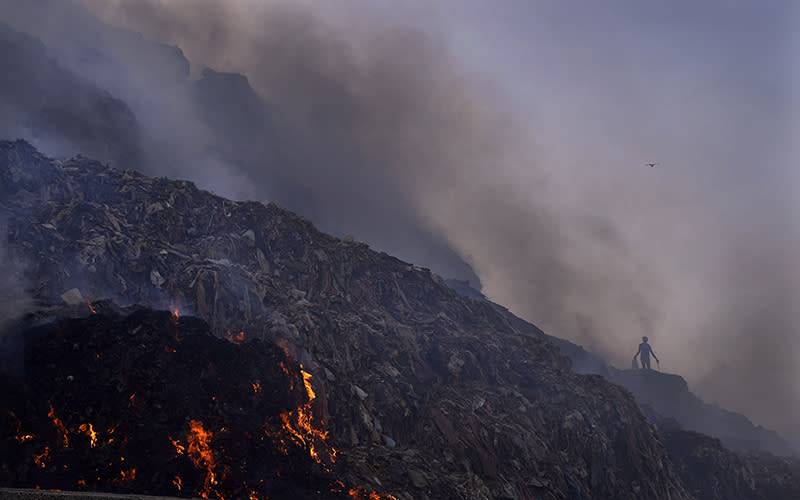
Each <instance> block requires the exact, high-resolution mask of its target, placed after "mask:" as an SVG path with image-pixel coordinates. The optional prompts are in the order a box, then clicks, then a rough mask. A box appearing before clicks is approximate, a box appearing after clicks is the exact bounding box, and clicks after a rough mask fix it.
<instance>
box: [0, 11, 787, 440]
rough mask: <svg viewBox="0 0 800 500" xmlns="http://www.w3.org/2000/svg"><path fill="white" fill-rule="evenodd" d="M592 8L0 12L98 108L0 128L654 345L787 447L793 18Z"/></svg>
mask: <svg viewBox="0 0 800 500" xmlns="http://www.w3.org/2000/svg"><path fill="white" fill-rule="evenodd" d="M582 5H583V6H584V8H583V9H579V10H576V9H572V10H571V12H567V8H566V7H564V6H562V4H560V3H559V2H516V1H509V2H505V3H503V4H502V5H501V6H498V7H496V8H491V9H489V8H488V7H486V6H485V5H482V4H481V3H480V2H446V3H441V4H439V5H438V7H437V8H436V9H435V10H434V9H428V8H426V7H423V6H421V5H414V6H406V7H402V8H397V7H395V6H394V4H392V5H391V6H390V5H389V4H388V3H382V2H378V3H369V5H367V2H355V1H354V2H349V3H343V4H337V8H336V9H333V8H331V7H323V8H319V7H318V6H316V7H315V8H311V7H309V6H308V5H307V4H305V3H297V2H280V1H274V2H255V1H246V0H240V1H229V2H212V1H207V0H203V1H198V2H191V3H189V2H159V1H155V0H153V1H141V2H122V1H99V0H97V1H95V0H91V1H90V0H86V1H84V2H82V3H80V4H75V5H73V4H69V3H61V2H48V1H44V0H37V1H35V2H29V3H28V2H25V3H24V8H23V2H11V1H8V0H3V1H0V6H2V7H3V12H6V13H9V14H8V15H4V19H3V21H4V22H6V23H8V24H10V25H11V26H12V27H13V28H14V29H15V30H18V31H21V32H28V33H30V34H31V35H33V36H35V37H38V38H40V39H41V40H42V42H43V43H44V45H45V46H46V47H47V51H48V52H47V56H48V57H49V58H50V59H42V58H39V59H35V58H34V56H31V60H34V59H35V60H36V61H39V63H40V64H42V65H49V66H48V67H51V68H52V67H54V65H58V66H59V67H60V68H61V69H62V70H63V72H64V73H63V74H65V75H66V74H69V75H71V76H70V77H69V78H74V79H76V81H77V80H81V81H83V82H84V83H85V84H86V85H88V86H90V87H91V88H94V89H96V92H95V93H87V94H86V95H87V96H89V95H91V96H94V97H91V98H89V97H87V98H86V99H84V100H81V101H79V102H76V103H74V105H75V109H67V110H66V111H64V113H66V115H65V116H67V118H69V117H74V116H84V117H85V118H87V125H86V127H83V128H81V130H86V131H87V133H86V134H85V135H84V136H81V137H78V138H76V137H75V136H69V135H68V134H66V131H67V130H70V127H69V126H64V127H62V128H61V129H56V127H55V126H51V128H50V129H48V130H47V131H46V132H47V133H46V134H45V133H43V132H42V131H41V130H40V129H41V127H42V125H41V124H39V125H37V123H40V122H39V121H37V120H33V119H30V118H27V117H26V118H25V119H24V120H20V119H19V118H18V117H19V116H20V115H19V113H22V114H23V115H24V114H25V113H26V112H25V110H21V111H18V114H15V115H14V118H13V119H12V118H10V116H11V115H8V114H4V118H3V119H0V130H2V131H3V132H4V133H6V134H17V135H20V136H25V138H28V139H31V140H32V141H33V142H34V143H35V144H37V145H38V146H39V147H41V148H42V149H43V150H44V151H45V152H47V153H51V154H72V153H77V152H80V153H83V154H87V155H88V154H94V155H97V156H100V157H101V159H102V160H104V161H112V162H116V163H118V164H120V166H124V167H136V168H139V169H142V170H145V171H147V172H148V173H150V174H155V175H169V176H175V177H182V178H189V179H192V180H194V181H196V182H198V184H199V185H201V186H202V187H205V188H209V189H213V190H215V191H216V192H218V193H220V194H223V195H228V196H232V197H235V198H240V199H241V198H252V199H258V200H273V201H276V202H277V203H279V204H281V205H283V206H285V207H287V208H290V209H292V210H295V211H297V212H298V213H300V214H301V215H304V216H306V217H308V218H309V219H311V220H312V221H313V222H314V223H315V224H316V225H317V226H318V227H320V228H321V229H322V230H325V231H329V232H333V233H335V234H340V235H341V234H346V233H352V234H354V235H355V236H356V238H357V239H360V240H364V241H366V242H368V243H370V244H371V245H373V246H374V247H376V248H378V249H380V250H386V251H387V252H389V253H393V254H396V255H398V256H399V257H401V258H404V259H407V260H411V261H413V262H415V263H419V264H421V265H425V266H429V267H431V268H432V269H433V270H434V271H436V272H438V273H440V274H442V275H444V276H446V277H449V276H455V277H459V278H463V279H471V280H472V281H473V283H475V282H476V281H477V279H478V277H479V278H480V282H481V283H482V284H483V291H484V293H486V294H487V295H489V296H490V297H491V298H492V299H493V300H495V301H497V302H499V303H502V304H504V305H507V306H509V307H510V308H511V309H512V310H513V311H514V312H516V313H517V314H520V315H522V316H524V317H526V318H527V319H530V320H532V321H533V322H535V323H537V324H538V325H539V326H541V327H542V328H544V329H545V330H547V331H548V333H551V334H553V335H557V336H560V337H565V338H569V339H571V340H573V341H576V342H579V343H582V344H584V345H585V346H586V347H587V348H588V349H590V350H595V351H597V352H600V353H602V354H603V355H605V356H607V357H608V358H609V359H610V360H611V361H612V362H614V363H616V364H619V365H622V366H625V365H626V364H627V363H629V362H630V357H631V356H633V354H634V352H635V348H636V345H637V344H638V341H639V337H640V336H641V335H648V336H650V338H651V342H652V344H653V347H654V349H655V352H656V353H657V354H658V356H659V357H660V358H661V359H662V360H663V362H664V369H666V370H669V371H672V372H676V373H680V374H682V375H683V376H685V377H686V378H687V380H689V383H690V385H691V386H692V388H693V389H696V390H697V392H698V393H699V394H700V395H701V396H703V397H705V398H707V399H709V400H711V401H716V402H719V403H720V404H722V405H724V406H728V407H730V408H732V409H734V410H738V411H742V412H744V413H745V414H747V415H748V416H750V417H751V418H753V419H754V420H755V421H756V422H757V423H759V424H763V425H768V426H772V427H775V428H777V429H778V430H780V431H782V432H784V433H787V434H789V433H791V432H795V433H796V434H797V433H800V429H798V428H797V427H796V426H797V422H798V421H800V387H798V382H797V380H800V370H798V369H797V368H796V366H797V362H796V361H795V357H796V356H795V355H794V352H796V351H797V350H798V347H800V341H799V340H798V327H797V326H796V323H797V321H796V317H795V314H796V313H795V311H796V310H799V309H800V307H798V306H800V304H799V303H798V297H799V296H800V295H798V292H800V289H799V288H800V276H799V275H798V273H799V272H798V268H797V265H796V263H797V262H798V257H800V253H799V252H800V250H798V248H800V246H799V245H798V243H800V230H799V229H798V227H799V226H800V225H799V224H798V220H797V216H796V213H797V209H798V208H799V207H798V206H797V202H796V201H795V200H796V199H797V195H798V192H797V191H798V189H797V186H798V181H799V180H800V179H798V175H797V174H796V173H795V171H794V170H795V168H793V166H794V165H796V160H797V157H796V154H797V152H796V151H792V150H791V149H790V146H791V140H790V138H791V137H790V131H791V130H793V129H792V125H793V124H796V117H797V113H796V111H797V109H796V107H795V108H792V106H796V101H792V100H791V98H792V95H791V93H790V88H791V87H792V85H793V84H796V83H797V81H796V72H795V73H792V68H793V65H792V58H793V56H794V55H796V52H795V51H794V50H793V47H792V43H793V40H792V39H790V38H789V35H790V34H791V31H792V30H791V26H792V23H791V20H792V19H796V18H794V17H793V16H794V15H795V14H796V12H795V10H796V9H795V8H794V7H793V6H792V5H791V4H790V3H788V2H787V3H782V2H776V3H775V4H774V7H775V8H774V9H772V10H767V9H760V8H758V7H757V6H747V5H745V4H743V3H735V2H734V3H730V2H722V1H719V2H716V1H715V2H707V3H706V4H704V7H702V8H697V7H696V6H695V4H694V3H693V2H688V1H686V2H676V3H673V4H671V6H670V7H669V8H667V7H663V8H659V7H644V6H642V5H640V4H639V3H638V2H633V1H617V2H611V3H610V4H609V5H607V6H605V7H602V8H601V7H599V6H594V4H593V3H590V2H585V3H583V4H582ZM84 8H85V9H86V10H83V9H84ZM45 9H46V10H45ZM398 9H399V10H398ZM93 15H97V16H98V17H99V19H102V20H103V21H105V22H107V23H109V24H110V25H116V26H119V27H122V28H126V29H130V30H133V31H134V32H139V33H141V34H142V36H143V38H142V37H138V36H136V35H134V34H133V33H131V32H128V31H125V30H122V29H117V28H110V27H109V26H107V25H104V24H103V22H102V21H100V20H98V19H95V18H94V17H93ZM151 41H152V42H151ZM153 42H157V43H153ZM173 46H178V47H180V50H181V51H182V52H181V51H179V50H177V49H175V48H174V47H173ZM184 55H185V57H184ZM35 57H40V56H35ZM205 67H209V68H211V69H212V70H213V71H212V70H209V71H203V69H204V68H205ZM231 73H239V74H242V75H245V76H246V79H245V78H244V77H242V76H238V75H234V74H231ZM41 82H43V83H42V85H43V86H44V87H46V88H48V89H55V88H57V87H58V86H61V85H64V78H51V79H44V80H41ZM75 85H78V84H77V83H75ZM87 92H88V91H87ZM93 92H94V91H93ZM4 99H5V100H4ZM0 102H4V103H6V104H7V103H8V102H10V101H9V98H8V94H4V95H3V96H0ZM86 102H93V103H103V105H102V106H100V108H101V109H103V110H108V109H112V108H113V109H115V110H116V111H114V112H113V113H111V112H109V113H108V114H107V115H104V116H105V117H106V118H104V119H102V120H99V119H98V120H96V121H92V120H90V119H88V118H89V117H92V116H97V107H98V106H99V105H98V104H95V105H93V106H91V107H90V106H85V107H83V108H81V107H80V106H81V105H82V104H85V103H86ZM109 103H117V104H115V106H116V107H114V106H110V104H109ZM106 104H108V106H106ZM122 104H124V106H125V107H127V109H129V110H130V113H128V111H125V109H124V108H122V107H121V106H122ZM7 105H8V104H7ZM109 106H110V107H109ZM129 115H130V116H132V117H135V120H134V119H133V118H131V119H127V118H125V119H123V118H124V117H128V116H129ZM32 116H34V117H36V116H40V115H36V114H32ZM12 120H13V121H12ZM40 121H41V120H40ZM21 122H25V123H26V124H29V126H28V128H25V127H20V126H19V123H21ZM37 127H39V128H37ZM795 130H796V129H795ZM107 137H114V138H115V139H117V140H118V142H117V143H116V144H117V146H116V147H115V148H114V149H113V150H112V151H105V152H104V151H103V150H102V148H99V147H98V144H97V142H99V141H100V140H104V139H105V138H107ZM9 138H13V137H9ZM85 144H94V145H95V149H94V150H91V148H89V149H87V148H85V147H84V145H85ZM131 149H133V150H134V151H133V152H131ZM647 161H659V162H661V165H659V166H658V167H657V168H652V169H651V168H648V167H645V166H644V162H647ZM467 263H468V264H469V266H471V269H474V271H475V273H477V276H475V275H474V274H472V270H471V269H470V267H469V266H468V265H467Z"/></svg>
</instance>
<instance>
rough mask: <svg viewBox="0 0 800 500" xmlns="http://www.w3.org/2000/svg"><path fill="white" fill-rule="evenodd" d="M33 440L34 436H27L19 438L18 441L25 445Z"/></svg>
mask: <svg viewBox="0 0 800 500" xmlns="http://www.w3.org/2000/svg"><path fill="white" fill-rule="evenodd" d="M31 439H33V434H25V435H24V436H17V441H19V442H20V443H24V442H26V441H30V440H31Z"/></svg>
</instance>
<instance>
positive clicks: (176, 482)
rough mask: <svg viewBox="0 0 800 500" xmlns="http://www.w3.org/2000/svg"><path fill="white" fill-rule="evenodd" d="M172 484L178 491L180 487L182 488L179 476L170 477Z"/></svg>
mask: <svg viewBox="0 0 800 500" xmlns="http://www.w3.org/2000/svg"><path fill="white" fill-rule="evenodd" d="M172 484H174V485H175V487H176V488H178V491H181V489H182V488H183V481H181V477H180V476H175V477H174V478H173V479H172Z"/></svg>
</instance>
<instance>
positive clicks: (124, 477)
mask: <svg viewBox="0 0 800 500" xmlns="http://www.w3.org/2000/svg"><path fill="white" fill-rule="evenodd" d="M123 460H124V458H123ZM134 479H136V469H128V470H123V471H120V472H119V477H118V478H117V479H114V480H113V482H114V483H116V484H122V483H128V482H130V481H133V480H134Z"/></svg>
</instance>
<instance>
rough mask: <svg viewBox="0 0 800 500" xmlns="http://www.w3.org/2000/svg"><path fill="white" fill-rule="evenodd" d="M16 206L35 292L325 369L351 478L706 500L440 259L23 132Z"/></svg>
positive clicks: (608, 401) (643, 434) (12, 155)
mask: <svg viewBox="0 0 800 500" xmlns="http://www.w3.org/2000/svg"><path fill="white" fill-rule="evenodd" d="M0 200H2V206H0V209H2V217H3V218H4V219H5V221H6V225H7V230H8V247H9V250H10V251H11V252H12V253H13V254H14V255H15V256H20V257H22V258H24V259H25V260H26V269H27V271H26V275H27V276H28V279H29V280H30V287H29V288H30V289H31V290H32V292H33V295H34V300H35V301H38V302H39V303H41V304H53V303H59V302H62V301H63V300H71V301H78V300H81V299H85V300H94V299H98V298H103V297H111V298H113V299H114V300H116V301H117V302H120V303H132V302H144V303H147V304H150V305H153V306H155V307H162V308H165V309H166V308H170V307H176V308H178V309H179V310H180V311H181V312H186V313H191V314H196V315H198V316H200V317H201V318H203V319H204V320H206V321H207V322H208V323H209V325H210V327H211V331H212V332H213V333H214V334H215V335H216V336H218V337H223V338H224V337H226V336H229V335H231V334H236V333H237V332H244V333H243V335H244V337H245V338H257V339H263V340H266V341H269V342H274V343H276V344H277V345H279V346H281V347H283V348H284V349H285V350H286V351H287V352H288V353H289V354H290V355H291V356H292V357H293V359H296V360H297V361H298V362H299V363H301V364H302V365H303V367H304V369H305V370H308V371H309V372H310V373H311V374H312V376H313V377H314V381H315V386H314V390H315V391H316V397H317V400H318V404H319V411H320V413H321V418H322V419H323V421H324V422H326V425H327V429H328V430H329V432H330V439H331V442H332V444H333V446H335V447H336V448H337V449H341V450H342V451H343V455H344V457H343V459H342V462H343V464H342V467H343V469H342V470H343V472H342V474H343V477H342V479H343V480H345V481H346V482H347V483H349V484H359V485H364V486H365V487H368V488H372V489H376V490H379V491H381V492H383V493H386V494H391V495H393V496H395V497H396V498H398V499H411V498H414V499H451V498H452V499H484V498H487V499H500V498H511V499H526V500H527V499H539V498H541V499H572V500H574V499H578V498H582V499H587V498H588V499H592V498H597V499H620V500H622V499H631V500H633V499H640V498H648V499H668V498H669V499H672V500H678V499H688V498H703V497H692V496H691V495H690V493H689V492H688V491H687V489H686V487H685V484H684V479H682V478H681V477H680V476H679V475H678V474H677V471H676V467H675V465H674V463H673V459H672V458H671V457H670V454H669V452H668V449H667V446H665V442H664V439H663V437H662V435H661V434H660V433H659V431H658V429H657V428H656V427H655V425H653V424H652V423H651V422H650V421H649V420H648V419H647V417H645V415H644V414H643V413H642V411H641V410H640V409H639V407H638V406H637V405H636V403H635V401H634V399H633V397H632V396H631V394H630V393H629V392H628V391H627V390H625V389H623V388H621V387H619V386H616V385H613V384H611V383H609V382H607V381H606V380H605V379H603V378H602V377H600V376H593V375H578V374H576V373H574V372H573V371H572V370H571V369H570V362H569V360H568V359H567V358H566V357H564V356H563V355H562V354H561V353H560V352H559V350H558V349H557V348H556V347H554V346H553V345H552V344H551V343H550V342H548V341H547V340H546V339H545V338H542V337H541V336H540V335H534V334H531V333H529V332H523V331H520V330H519V329H518V328H516V327H515V326H514V325H513V324H512V323H511V322H510V321H509V320H508V319H507V317H505V316H504V315H503V314H502V313H501V312H500V311H498V310H497V309H496V308H495V307H493V306H492V305H491V304H489V303H488V302H485V301H480V300H473V299H469V298H465V297H462V296H460V295H459V294H457V293H456V292H455V291H453V290H452V289H451V288H450V287H448V286H447V285H446V284H445V283H444V282H443V281H442V280H441V279H440V278H439V277H438V276H436V275H434V274H432V273H431V272H430V271H429V270H427V269H422V268H418V267H416V266H414V265H412V264H409V263H406V262H403V261H401V260H399V259H396V258H394V257H392V256H390V255H387V254H385V253H378V252H375V251H373V250H371V249H370V248H369V247H368V245H366V244H363V243H359V242H354V241H349V240H347V239H338V238H335V237H332V236H329V235H326V234H323V233H321V232H319V231H317V230H316V229H315V228H314V227H313V225H312V224H311V222H309V221H307V220H305V219H303V218H302V217H299V216H297V215H295V214H292V213H291V212H288V211H286V210H283V209H281V208H280V207H278V206H276V205H273V204H269V205H263V204H261V203H256V202H234V201H231V200H227V199H224V198H221V197H218V196H215V195H214V194H212V193H209V192H206V191H202V190H199V189H197V188H196V187H195V186H194V185H193V184H192V183H191V182H186V181H172V180H167V179H163V178H162V179H156V178H150V177H146V176H143V175H141V174H138V173H136V172H134V171H130V170H128V171H116V170H113V169H110V168H107V167H105V166H103V165H101V164H99V163H97V162H93V161H91V160H88V159H85V158H73V159H70V160H58V161H56V160H51V159H49V158H46V157H44V156H42V155H40V154H39V153H38V152H36V151H35V150H34V149H33V148H32V147H31V146H30V145H28V144H27V143H25V142H22V141H17V142H2V143H0ZM74 289H77V290H74ZM70 290H71V292H69V293H67V294H65V292H68V291H70ZM77 297H80V298H81V299H78V298H77ZM231 332H233V333H231Z"/></svg>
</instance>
